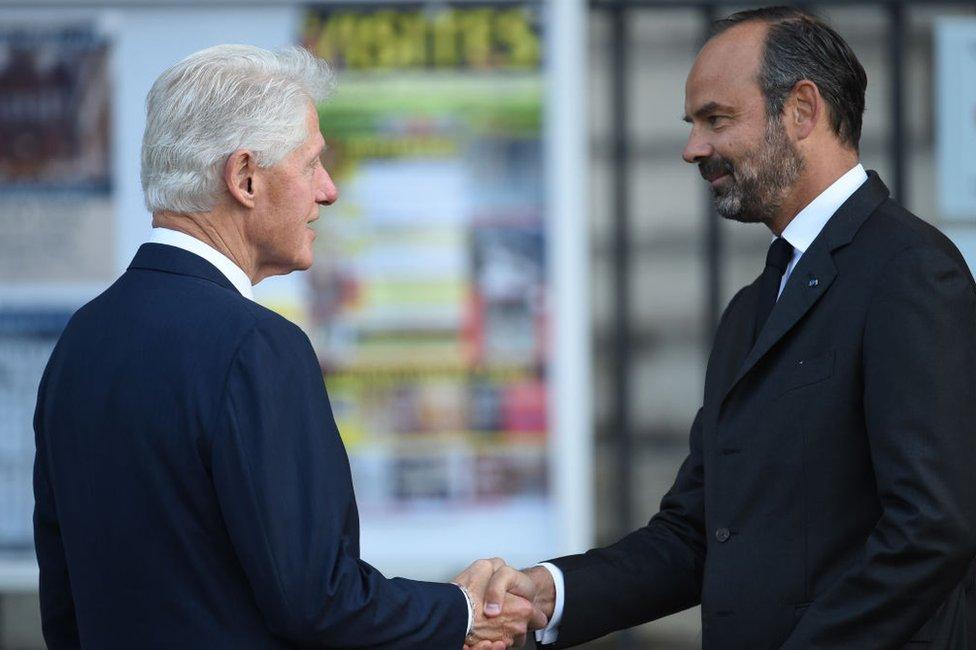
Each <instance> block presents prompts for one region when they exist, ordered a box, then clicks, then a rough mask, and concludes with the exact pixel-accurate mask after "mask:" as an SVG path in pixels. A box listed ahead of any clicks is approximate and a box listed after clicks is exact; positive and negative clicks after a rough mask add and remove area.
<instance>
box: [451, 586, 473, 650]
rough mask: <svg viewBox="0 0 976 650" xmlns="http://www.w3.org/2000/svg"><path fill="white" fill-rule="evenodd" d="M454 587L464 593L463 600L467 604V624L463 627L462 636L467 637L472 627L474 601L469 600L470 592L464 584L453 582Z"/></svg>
mask: <svg viewBox="0 0 976 650" xmlns="http://www.w3.org/2000/svg"><path fill="white" fill-rule="evenodd" d="M453 584H454V586H455V587H457V588H458V589H460V590H461V594H463V595H464V602H466V603H467V605H468V626H467V627H466V628H465V629H464V638H468V636H469V635H470V634H471V632H472V630H473V629H474V601H473V600H471V594H469V593H468V590H467V588H466V587H464V585H459V584H458V583H456V582H455V583H453Z"/></svg>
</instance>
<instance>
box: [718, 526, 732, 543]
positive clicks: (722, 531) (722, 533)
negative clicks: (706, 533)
mask: <svg viewBox="0 0 976 650" xmlns="http://www.w3.org/2000/svg"><path fill="white" fill-rule="evenodd" d="M730 537H732V533H730V532H729V529H728V528H719V529H718V530H716V531H715V539H717V540H718V541H719V542H720V543H724V542H727V541H729V538H730Z"/></svg>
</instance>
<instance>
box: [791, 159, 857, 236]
mask: <svg viewBox="0 0 976 650" xmlns="http://www.w3.org/2000/svg"><path fill="white" fill-rule="evenodd" d="M867 180H868V175H867V173H866V172H865V171H864V167H863V166H862V165H861V164H860V163H858V164H857V165H856V166H855V167H854V168H853V169H851V170H850V171H848V172H847V173H846V174H844V175H843V176H841V177H840V178H838V179H837V180H836V181H834V183H833V185H831V186H830V187H828V188H827V189H825V190H824V191H823V192H822V193H821V194H820V196H818V197H817V198H815V199H814V200H813V201H811V202H810V203H808V204H807V207H805V208H803V209H802V210H800V212H799V213H798V214H797V215H796V216H795V217H793V220H792V221H790V223H789V224H787V226H786V228H784V229H783V234H782V235H780V236H781V237H782V238H783V239H785V240H786V241H788V242H789V243H790V245H791V246H793V248H794V249H795V250H797V251H799V252H800V254H803V253H805V252H806V250H807V249H808V248H810V244H812V243H813V240H814V239H816V238H817V235H819V234H820V231H821V230H823V227H824V226H825V225H827V222H828V221H830V218H831V217H832V216H834V213H835V212H837V210H838V209H839V208H840V206H842V205H843V204H844V202H845V201H847V199H849V198H851V195H852V194H854V192H856V191H857V189H858V188H859V187H861V185H863V184H864V182H865V181H867Z"/></svg>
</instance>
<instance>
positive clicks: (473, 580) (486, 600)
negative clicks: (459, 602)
mask: <svg viewBox="0 0 976 650" xmlns="http://www.w3.org/2000/svg"><path fill="white" fill-rule="evenodd" d="M542 571H545V569H542ZM452 582H454V584H457V585H461V586H462V587H464V588H465V590H466V591H467V592H468V597H469V598H471V606H472V608H473V610H474V624H473V625H472V629H471V633H470V634H469V635H468V636H467V637H466V638H465V640H464V648H465V650H505V649H506V648H513V647H514V648H520V647H522V645H524V644H525V637H526V635H527V634H528V633H529V632H530V631H532V630H539V629H542V628H544V627H545V626H546V624H547V623H548V621H549V616H551V615H552V609H551V607H546V605H545V604H544V603H545V602H546V601H547V600H548V599H546V598H540V586H539V584H538V583H537V581H534V580H533V579H532V577H530V575H529V574H528V573H526V572H523V571H518V570H517V569H514V568H512V567H510V566H508V565H507V564H506V563H505V561H504V560H502V559H500V558H492V559H490V560H477V561H475V562H474V563H472V564H471V566H469V567H468V568H467V569H465V570H464V571H463V572H461V573H460V574H459V575H458V576H457V577H455V578H454V580H452ZM546 609H548V610H549V611H546Z"/></svg>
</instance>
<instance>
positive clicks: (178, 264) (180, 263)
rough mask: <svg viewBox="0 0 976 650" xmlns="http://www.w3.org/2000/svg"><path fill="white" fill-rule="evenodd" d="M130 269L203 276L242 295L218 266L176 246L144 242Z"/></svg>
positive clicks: (195, 276) (196, 276)
mask: <svg viewBox="0 0 976 650" xmlns="http://www.w3.org/2000/svg"><path fill="white" fill-rule="evenodd" d="M129 269H146V270H150V271H162V272H164V273H174V274H176V275H186V276H190V277H194V278H202V279H204V280H209V281H210V282H213V283H214V284H218V285H220V286H222V287H224V288H226V289H230V290H231V291H233V292H234V293H237V294H238V295H240V292H239V291H238V290H237V289H236V288H234V285H233V284H232V283H231V281H230V280H228V279H227V276H225V275H224V274H223V273H221V272H220V271H219V270H218V269H217V267H216V266H214V265H213V264H211V263H210V262H208V261H207V260H205V259H203V258H202V257H200V256H199V255H196V254H194V253H191V252H189V251H186V250H183V249H182V248H177V247H175V246H168V245H166V244H153V243H149V244H143V245H142V246H140V247H139V250H138V251H136V255H135V257H134V258H132V262H131V263H130V264H129Z"/></svg>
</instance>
